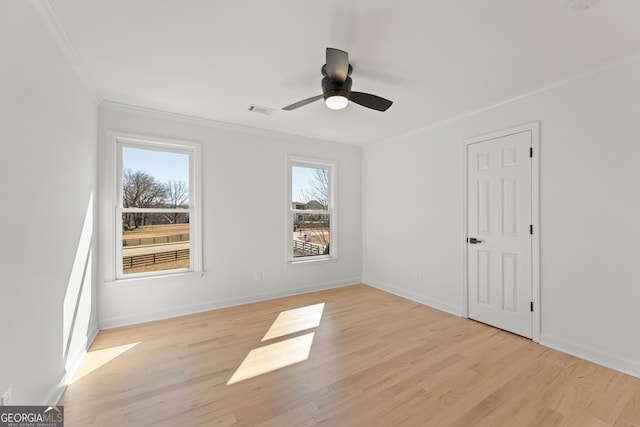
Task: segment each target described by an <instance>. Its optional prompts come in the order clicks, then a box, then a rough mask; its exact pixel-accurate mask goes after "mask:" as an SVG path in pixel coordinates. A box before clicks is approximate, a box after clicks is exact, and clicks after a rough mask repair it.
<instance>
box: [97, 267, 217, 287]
mask: <svg viewBox="0 0 640 427" xmlns="http://www.w3.org/2000/svg"><path fill="white" fill-rule="evenodd" d="M204 274H205V273H204V271H180V272H175V273H168V274H162V275H156V276H138V277H131V278H128V277H127V278H122V279H116V280H111V281H105V282H104V285H105V286H106V287H108V288H118V287H122V286H134V285H138V284H147V283H150V282H151V281H155V282H156V283H157V282H175V281H184V280H195V279H200V278H201V277H203V276H204Z"/></svg>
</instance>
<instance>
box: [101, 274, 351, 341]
mask: <svg viewBox="0 0 640 427" xmlns="http://www.w3.org/2000/svg"><path fill="white" fill-rule="evenodd" d="M359 283H362V280H361V278H360V277H357V278H352V279H345V280H339V281H335V282H326V283H317V284H315V285H311V286H307V287H304V288H293V289H286V290H282V291H276V292H266V293H261V294H255V295H250V296H246V297H240V298H230V299H225V300H216V301H209V302H205V303H201V304H194V305H188V306H181V307H172V308H167V309H166V310H159V311H154V312H149V313H140V314H134V315H130V316H121V317H112V318H106V319H101V320H100V325H99V326H100V330H103V329H111V328H118V327H121V326H130V325H136V324H138V323H145V322H152V321H154V320H162V319H168V318H171V317H178V316H185V315H188V314H195V313H202V312H204V311H211V310H217V309H221V308H227V307H233V306H237V305H243V304H250V303H254V302H261V301H268V300H271V299H276V298H282V297H288V296H292V295H301V294H307V293H310V292H316V291H321V290H325V289H333V288H340V287H343V286H350V285H355V284H359Z"/></svg>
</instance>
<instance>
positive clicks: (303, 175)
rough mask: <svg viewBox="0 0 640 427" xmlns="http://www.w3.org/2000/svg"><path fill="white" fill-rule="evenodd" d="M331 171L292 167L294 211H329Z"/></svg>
mask: <svg viewBox="0 0 640 427" xmlns="http://www.w3.org/2000/svg"><path fill="white" fill-rule="evenodd" d="M328 203H329V170H328V169H323V168H314V167H303V166H292V167H291V206H292V208H293V209H306V210H309V209H320V210H324V209H328Z"/></svg>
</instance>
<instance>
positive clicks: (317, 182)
mask: <svg viewBox="0 0 640 427" xmlns="http://www.w3.org/2000/svg"><path fill="white" fill-rule="evenodd" d="M334 189H335V164H334V163H333V162H321V161H314V160H304V159H293V158H291V159H289V192H288V193H289V197H288V201H287V229H288V233H287V260H288V261H289V262H292V261H302V260H310V259H327V258H335V257H336V248H337V246H336V228H335V218H336V213H335V190H334Z"/></svg>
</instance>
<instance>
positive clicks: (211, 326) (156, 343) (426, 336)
mask: <svg viewBox="0 0 640 427" xmlns="http://www.w3.org/2000/svg"><path fill="white" fill-rule="evenodd" d="M319 304H324V307H323V311H322V315H321V317H320V322H319V324H318V322H317V321H316V320H314V319H311V318H307V317H305V316H306V315H307V314H305V313H312V314H313V313H315V314H317V312H318V308H319ZM304 307H311V308H310V309H309V310H306V309H304ZM281 313H284V314H282V316H281V317H280V319H281V323H280V324H277V325H275V326H274V327H273V328H272V329H271V327H272V325H273V324H274V322H275V321H276V319H278V318H279V317H278V316H279V315H281ZM309 315H311V314H309ZM282 319H284V320H282ZM316 325H317V326H316ZM269 330H271V332H270V333H269V334H268V335H266V334H267V331H269ZM310 334H313V339H312V340H309V339H308V337H309V336H310ZM265 335H266V336H265ZM301 337H304V339H303V338H301ZM301 342H304V343H307V342H310V343H311V345H310V347H309V348H307V347H305V346H304V345H300V343H301ZM290 343H295V344H296V345H295V346H289V344H290ZM292 348H296V349H297V350H296V351H302V353H301V356H300V357H298V358H294V357H292V354H291V353H290V352H291V351H293V350H291V349H292ZM258 349H260V350H258ZM252 351H253V353H252V354H253V355H257V356H256V357H258V358H259V359H260V360H259V361H257V362H255V363H259V364H260V365H259V366H260V368H259V369H258V368H256V366H257V365H254V366H250V367H249V369H248V370H247V371H246V372H249V373H250V372H253V374H256V375H255V376H252V377H250V378H247V379H244V380H242V381H239V382H237V383H233V384H231V383H230V381H229V380H230V379H231V378H232V377H233V375H234V373H235V372H236V370H237V369H239V367H241V365H243V363H249V362H251V361H252V360H253V359H252V358H251V357H248V355H249V354H250V353H251V352H252ZM304 351H307V353H305V352H304ZM284 360H291V361H296V363H294V364H291V365H288V366H284V367H282V366H281V365H282V364H283V363H284V362H283V361H284ZM272 366H273V367H278V369H275V368H271V367H272ZM268 369H274V370H272V371H269V372H266V370H268ZM263 371H264V373H261V372H263ZM237 378H240V376H238V377H237ZM59 404H60V405H64V406H65V421H66V424H65V425H67V426H68V427H73V426H82V427H86V426H114V425H117V426H147V425H149V426H151V425H185V426H252V427H253V426H263V427H267V426H285V427H287V426H315V425H322V426H341V427H343V426H367V427H368V426H385V427H386V426H393V425H402V426H420V427H423V426H438V427H440V426H459V427H467V426H509V427H511V426H621V427H629V426H640V379H638V378H634V377H631V376H629V375H625V374H622V373H620V372H616V371H613V370H610V369H607V368H604V367H601V366H598V365H595V364H592V363H589V362H586V361H583V360H580V359H577V358H575V357H572V356H569V355H566V354H563V353H559V352H557V351H554V350H551V349H549V348H546V347H543V346H540V345H538V344H536V343H533V342H532V341H530V340H528V339H525V338H522V337H518V336H515V335H512V334H510V333H508V332H505V331H502V330H499V329H495V328H492V327H489V326H487V325H483V324H480V323H477V322H474V321H471V320H468V319H462V318H458V317H456V316H452V315H449V314H446V313H443V312H440V311H438V310H434V309H432V308H429V307H425V306H423V305H421V304H418V303H415V302H412V301H408V300H406V299H403V298H400V297H397V296H395V295H391V294H388V293H385V292H382V291H379V290H376V289H373V288H370V287H368V286H365V285H356V286H349V287H344V288H339V289H333V290H328V291H321V292H315V293H310V294H304V295H299V296H295V297H289V298H280V299H277V300H273V301H266V302H261V303H255V304H248V305H245V306H240V307H231V308H227V309H221V310H215V311H211V312H206V313H199V314H194V315H191V316H184V317H178V318H174V319H166V320H161V321H157V322H150V323H146V324H142V325H135V326H131V327H125V328H118V329H111V330H106V331H101V332H100V333H99V334H98V337H97V338H96V340H95V342H94V343H93V346H92V348H91V349H90V351H89V353H88V356H87V358H86V359H85V361H84V362H83V364H82V366H81V368H80V369H79V370H78V373H77V375H76V378H74V382H73V383H72V384H70V385H69V386H68V388H67V390H66V392H65V394H64V395H63V397H62V399H61V400H60V402H59Z"/></svg>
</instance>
